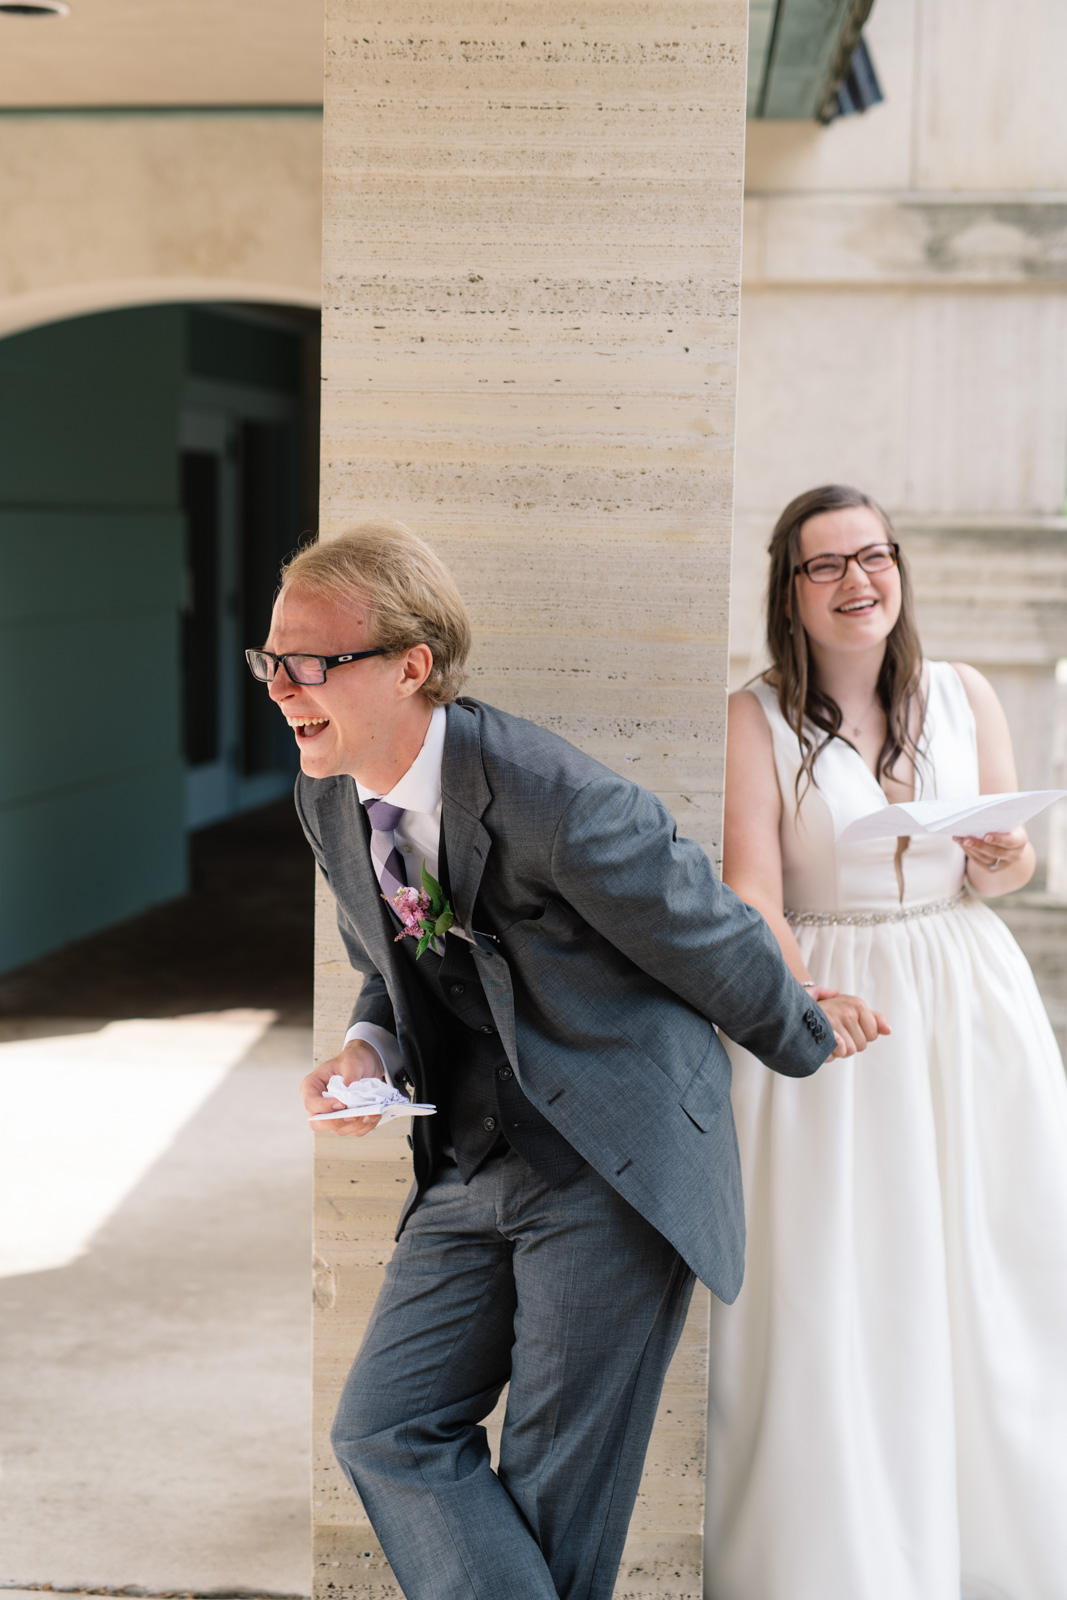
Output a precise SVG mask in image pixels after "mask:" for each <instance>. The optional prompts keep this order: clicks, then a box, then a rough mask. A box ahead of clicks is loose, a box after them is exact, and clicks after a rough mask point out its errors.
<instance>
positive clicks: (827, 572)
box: [793, 544, 900, 583]
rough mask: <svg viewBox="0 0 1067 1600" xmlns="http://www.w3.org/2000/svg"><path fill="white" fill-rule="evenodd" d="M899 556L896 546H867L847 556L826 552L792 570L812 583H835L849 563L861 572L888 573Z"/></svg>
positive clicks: (846, 569) (898, 549)
mask: <svg viewBox="0 0 1067 1600" xmlns="http://www.w3.org/2000/svg"><path fill="white" fill-rule="evenodd" d="M899 554H900V546H899V545H898V544H867V545H864V547H863V549H862V550H854V551H853V552H852V554H851V555H848V556H842V555H837V554H836V553H834V552H833V551H829V550H828V551H826V553H825V554H824V555H821V556H812V557H811V559H810V560H808V561H802V562H801V563H800V565H799V566H798V567H794V568H793V573H794V575H795V574H796V573H798V572H802V573H803V574H804V576H805V577H806V578H810V579H811V581H812V583H836V582H837V581H838V579H840V578H843V577H844V576H845V573H846V572H847V571H848V564H849V562H850V561H854V562H855V563H856V565H857V567H859V569H860V571H861V572H888V571H889V568H890V567H895V566H896V564H897V556H898V555H899Z"/></svg>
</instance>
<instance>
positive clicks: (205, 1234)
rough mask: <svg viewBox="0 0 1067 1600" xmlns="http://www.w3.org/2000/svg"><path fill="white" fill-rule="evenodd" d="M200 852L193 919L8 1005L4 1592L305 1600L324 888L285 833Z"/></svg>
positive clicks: (173, 915)
mask: <svg viewBox="0 0 1067 1600" xmlns="http://www.w3.org/2000/svg"><path fill="white" fill-rule="evenodd" d="M193 847H194V860H193V869H194V873H193V876H194V892H193V893H192V894H191V895H190V896H188V897H187V898H186V899H185V900H182V901H179V902H176V903H175V904H174V905H172V906H170V907H160V908H157V909H156V910H153V911H151V912H149V913H147V914H146V915H145V916H144V917H141V918H137V919H135V920H134V921H133V922H130V923H127V924H124V925H123V926H122V927H120V928H117V929H113V930H110V931H109V932H107V933H105V934H102V935H99V936H98V937H97V938H96V939H90V940H85V941H83V942H82V943H81V944H79V945H76V946H72V947H70V948H69V949H67V950H65V951H60V952H57V953H56V954H55V955H52V956H49V957H46V958H45V959H44V960H43V961H40V962H37V963H35V964H34V965H33V966H32V967H29V968H25V969H23V971H22V972H20V973H14V974H10V975H8V976H7V977H5V978H3V979H0V1140H2V1138H3V1132H2V1130H3V1126H4V1125H5V1123H6V1126H7V1127H8V1129H9V1130H10V1132H9V1137H10V1139H11V1141H12V1144H13V1146H14V1149H15V1154H16V1156H17V1161H16V1162H15V1163H13V1162H12V1161H11V1160H9V1161H8V1163H7V1166H8V1170H9V1171H10V1170H11V1169H12V1166H13V1165H17V1166H18V1169H19V1172H20V1174H21V1177H20V1183H21V1186H22V1204H21V1206H16V1205H13V1204H10V1203H9V1204H8V1206H7V1207H6V1208H4V1214H3V1217H2V1218H0V1272H2V1271H3V1270H4V1269H3V1266H2V1262H3V1260H4V1254H5V1251H4V1246H5V1243H7V1244H8V1250H7V1260H8V1275H6V1276H0V1586H3V1587H4V1588H7V1589H11V1588H15V1587H17V1586H32V1587H33V1588H34V1590H35V1591H37V1590H39V1589H40V1587H42V1586H55V1587H56V1588H74V1589H81V1590H85V1591H90V1592H91V1591H94V1590H104V1589H120V1588H123V1587H126V1586H134V1587H135V1589H141V1590H146V1591H148V1592H150V1593H167V1592H174V1591H178V1592H180V1593H181V1594H189V1593H191V1592H193V1593H204V1592H209V1593H223V1594H228V1595H229V1594H237V1593H244V1594H248V1593H255V1594H258V1595H270V1594H274V1595H278V1594H282V1595H300V1594H306V1593H308V1592H309V1588H310V1567H311V1563H310V1548H309V1534H308V1524H309V1515H308V1500H309V1494H308V1487H309V1486H308V1461H309V1437H308V1436H309V1427H310V1420H309V1419H310V1328H309V1306H310V1295H309V1288H310V1274H309V1259H310V1219H311V1192H310V1191H311V1136H310V1134H309V1133H308V1130H307V1125H306V1123H305V1121H304V1119H303V1116H302V1112H301V1108H300V1104H299V1101H298V1100H297V1097H296V1093H295V1088H296V1083H297V1080H298V1079H299V1078H300V1077H301V1076H302V1074H303V1073H304V1072H305V1071H306V1070H307V1068H308V1065H309V1063H310V1054H311V1035H310V1028H309V1027H308V1026H307V1022H308V1021H309V1020H310V1008H311V918H312V895H313V869H312V861H311V856H310V852H308V850H307V847H306V845H305V844H304V842H303V839H302V838H301V837H300V836H299V831H298V830H294V827H293V824H292V813H291V807H286V808H271V810H270V811H267V812H264V813H260V814H258V815H256V816H254V817H251V818H248V819H242V821H240V822H237V823H228V824H226V825H225V826H224V827H222V828H218V829H212V830H210V831H209V832H207V833H205V834H202V835H198V836H197V838H196V839H194V841H193ZM249 1007H252V1008H258V1010H255V1009H254V1010H253V1011H251V1012H249V1011H248V1010H247V1009H235V1008H249ZM79 1013H80V1015H79ZM272 1013H273V1014H274V1015H279V1014H280V1016H281V1018H282V1019H283V1020H282V1021H281V1022H280V1023H275V1024H274V1025H270V1021H269V1019H270V1016H271V1014H272ZM197 1014H199V1017H200V1019H201V1020H200V1021H197V1022H194V1023H190V1022H189V1021H187V1020H185V1021H183V1020H182V1019H183V1018H184V1019H188V1018H189V1017H190V1015H197ZM135 1017H147V1018H153V1019H156V1020H153V1021H151V1022H148V1023H144V1024H139V1023H135V1022H128V1021H126V1022H118V1023H115V1022H114V1021H113V1019H115V1018H135ZM167 1019H173V1020H167ZM57 1062H58V1063H59V1067H60V1068H61V1071H62V1078H61V1079H59V1080H57V1077H56V1073H57ZM131 1082H132V1083H133V1084H134V1085H135V1086H136V1087H135V1091H134V1093H133V1094H132V1096H130V1095H129V1086H130V1084H131ZM38 1083H39V1084H40V1095H39V1099H36V1098H35V1090H36V1087H37V1084H38ZM68 1086H69V1087H71V1088H73V1089H74V1091H75V1093H74V1098H73V1099H69V1097H68V1094H67V1089H68ZM109 1097H110V1098H109ZM127 1103H129V1112H128V1114H127V1113H125V1111H124V1107H125V1105H126V1104H127ZM34 1105H42V1106H46V1107H49V1108H50V1109H49V1112H48V1114H47V1115H40V1116H38V1115H34V1114H33V1111H32V1110H31V1109H28V1107H30V1108H32V1107H33V1106H34ZM101 1106H102V1110H101ZM94 1113H95V1121H94ZM87 1140H88V1141H89V1142H90V1143H91V1146H92V1150H91V1155H92V1157H93V1158H95V1160H94V1159H88V1160H87V1159H86V1148H85V1146H86V1141H87ZM145 1141H149V1142H150V1143H151V1152H152V1153H154V1154H155V1160H154V1161H153V1162H152V1164H151V1166H150V1167H149V1168H148V1170H147V1171H141V1170H140V1169H139V1168H138V1166H137V1163H136V1160H135V1159H133V1160H131V1155H132V1156H134V1157H135V1156H136V1153H137V1146H138V1144H139V1143H144V1142H145ZM9 1154H10V1152H9ZM3 1177H4V1174H3V1172H0V1183H2V1182H3ZM57 1195H58V1196H60V1197H61V1200H62V1203H61V1204H60V1205H58V1206H57V1205H56V1204H55V1197H56V1196H57ZM94 1224H99V1225H97V1226H95V1229H94ZM86 1230H87V1231H88V1237H87V1238H85V1239H82V1233H83V1232H85V1231H86ZM5 1234H6V1235H8V1239H5V1237H4V1236H5ZM12 1234H14V1235H15V1243H16V1245H17V1250H18V1252H20V1254H18V1255H14V1254H12V1248H11V1245H10V1242H9V1241H10V1236H11V1235H12ZM79 1250H80V1251H81V1252H82V1253H80V1254H79V1253H78V1251H79ZM27 1252H28V1255H27ZM72 1255H73V1257H74V1259H70V1258H71V1256H72ZM26 1260H30V1261H32V1262H36V1263H37V1265H38V1267H39V1270H36V1271H18V1270H13V1269H12V1265H11V1264H12V1263H14V1268H15V1269H17V1268H18V1266H19V1263H20V1261H22V1262H23V1263H25V1261H26ZM63 1262H66V1264H61V1263H63ZM50 1263H56V1264H54V1265H50Z"/></svg>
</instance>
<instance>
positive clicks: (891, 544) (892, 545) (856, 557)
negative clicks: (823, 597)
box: [793, 539, 900, 583]
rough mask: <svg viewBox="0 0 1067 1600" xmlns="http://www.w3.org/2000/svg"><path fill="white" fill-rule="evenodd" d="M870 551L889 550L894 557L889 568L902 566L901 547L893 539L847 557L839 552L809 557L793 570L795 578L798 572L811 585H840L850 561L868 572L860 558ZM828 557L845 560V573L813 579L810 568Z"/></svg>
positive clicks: (865, 546)
mask: <svg viewBox="0 0 1067 1600" xmlns="http://www.w3.org/2000/svg"><path fill="white" fill-rule="evenodd" d="M868 550H889V551H891V552H892V556H893V559H892V561H891V562H890V563H889V566H890V567H896V566H899V564H900V546H899V544H897V543H896V542H895V541H894V540H893V539H885V540H883V541H882V542H881V543H879V544H865V545H864V546H863V548H862V550H853V551H852V553H851V554H850V555H847V556H842V553H841V551H839V550H822V551H820V552H819V554H818V555H815V556H809V557H808V559H807V561H801V562H800V563H799V565H797V566H795V567H794V568H793V576H794V578H795V577H796V575H797V573H798V572H802V573H803V574H804V576H805V578H807V580H808V582H809V583H840V582H841V579H842V578H843V577H844V576H845V573H846V572H847V571H848V564H849V562H850V561H854V562H855V563H856V565H857V567H859V569H860V571H861V572H866V571H867V568H866V567H865V566H864V565H863V562H862V561H861V560H860V556H865V555H866V554H867V552H868ZM828 556H836V557H837V558H838V559H839V560H842V559H843V560H844V563H845V567H844V571H843V572H840V573H838V575H837V577H836V578H813V577H812V575H811V573H810V572H809V571H808V568H809V567H810V566H811V565H812V563H813V562H815V561H825V560H826V559H827V557H828ZM874 570H875V571H876V572H888V571H889V567H876V568H875V569H874Z"/></svg>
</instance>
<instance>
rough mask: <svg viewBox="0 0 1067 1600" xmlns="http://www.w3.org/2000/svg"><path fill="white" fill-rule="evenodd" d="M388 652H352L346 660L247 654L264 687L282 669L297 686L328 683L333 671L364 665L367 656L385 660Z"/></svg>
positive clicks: (339, 657) (331, 657)
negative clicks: (356, 664)
mask: <svg viewBox="0 0 1067 1600" xmlns="http://www.w3.org/2000/svg"><path fill="white" fill-rule="evenodd" d="M385 654H386V651H385V650H382V649H378V650H352V651H350V652H349V654H348V655H346V656H303V655H300V656H275V655H272V654H271V652H270V651H269V650H246V651H245V660H246V661H247V662H248V665H249V666H250V667H251V669H252V676H253V678H258V679H259V681H260V683H273V682H274V678H275V674H276V673H277V671H278V668H279V667H284V668H285V670H286V672H287V673H288V674H289V677H290V680H291V681H292V682H293V683H302V684H315V683H325V682H326V674H327V672H329V670H330V668H331V667H343V666H344V665H345V664H346V662H349V661H364V660H366V658H367V656H384V655H385Z"/></svg>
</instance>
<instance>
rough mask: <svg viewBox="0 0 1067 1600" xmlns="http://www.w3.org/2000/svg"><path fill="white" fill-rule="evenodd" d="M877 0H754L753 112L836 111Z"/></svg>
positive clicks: (825, 114)
mask: <svg viewBox="0 0 1067 1600" xmlns="http://www.w3.org/2000/svg"><path fill="white" fill-rule="evenodd" d="M873 4H874V0H749V6H748V28H749V37H748V115H749V116H750V117H768V118H774V119H776V120H786V119H791V120H794V121H796V120H800V121H804V120H807V119H809V118H812V117H814V118H817V119H818V120H819V121H826V120H828V118H829V117H830V116H831V115H832V114H833V107H834V102H835V97H836V95H837V91H838V88H839V87H840V85H841V82H842V80H843V79H844V77H845V74H846V73H847V72H848V69H849V63H850V62H851V60H852V53H853V51H854V50H855V48H856V46H857V45H858V43H859V40H860V34H861V32H862V29H863V24H864V23H865V22H866V20H867V18H868V16H869V15H870V11H871V7H872V6H873Z"/></svg>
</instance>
